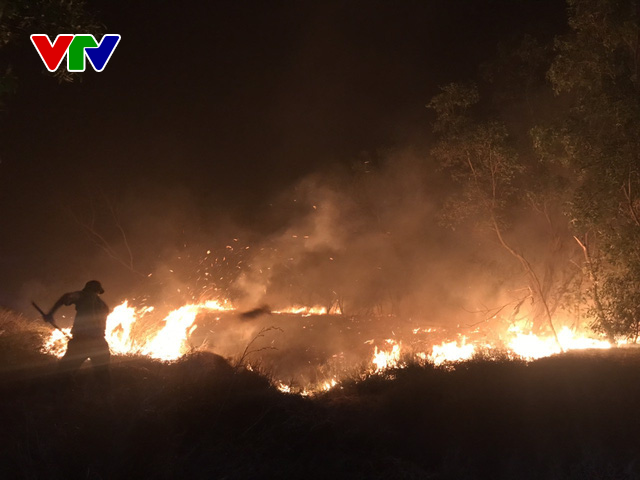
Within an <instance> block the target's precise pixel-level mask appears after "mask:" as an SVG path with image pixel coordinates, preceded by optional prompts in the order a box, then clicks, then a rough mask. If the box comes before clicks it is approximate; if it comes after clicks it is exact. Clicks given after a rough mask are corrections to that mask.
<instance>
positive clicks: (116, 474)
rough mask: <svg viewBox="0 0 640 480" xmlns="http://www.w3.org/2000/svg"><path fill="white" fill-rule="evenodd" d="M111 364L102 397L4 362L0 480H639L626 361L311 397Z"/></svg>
mask: <svg viewBox="0 0 640 480" xmlns="http://www.w3.org/2000/svg"><path fill="white" fill-rule="evenodd" d="M6 353H7V352H6V349H5V351H4V352H3V355H4V354H6ZM4 358H5V359H6V358H7V357H6V356H4ZM117 360H118V361H117V362H114V365H113V367H112V387H111V389H109V390H108V391H107V390H106V389H104V388H102V387H101V386H100V385H98V384H96V383H95V381H94V379H93V377H92V375H91V370H90V369H89V368H83V369H82V370H81V372H80V373H79V374H78V375H77V377H76V378H75V380H74V381H72V382H71V383H68V384H65V383H64V382H62V379H60V378H59V377H57V376H56V375H55V373H54V372H55V363H54V362H52V361H51V360H50V358H49V357H43V358H41V359H40V361H39V362H38V361H36V360H35V358H31V359H30V361H31V366H30V367H29V368H26V369H25V368H22V369H21V368H18V364H17V363H16V362H11V364H9V362H5V363H4V365H3V369H2V381H1V382H0V399H1V400H0V424H1V425H2V434H1V436H0V452H1V454H0V455H1V456H2V458H1V461H0V478H3V479H4V478H7V479H9V478H47V479H58V478H60V479H63V478H64V479H69V478H89V479H106V478H127V479H128V478H158V479H164V478H166V479H170V478H203V479H204V478H207V479H212V478H221V479H222V478H225V479H235V478H322V479H326V478H404V479H412V478H416V479H417V478H429V479H473V478H492V479H493V478H497V479H501V478H505V479H507V478H509V479H510V478H519V479H520V478H523V479H546V478H548V479H585V478H601V479H634V478H640V416H639V406H640V356H639V355H638V352H637V351H636V350H615V351H609V352H582V353H580V354H566V355H562V356H556V357H552V358H547V359H543V360H539V361H536V362H533V363H530V364H525V363H523V362H516V361H510V360H506V359H505V360H504V361H491V362H489V361H483V360H481V359H476V360H474V361H470V362H466V363H462V364H458V365H456V367H455V369H454V370H447V369H445V368H433V367H430V366H426V367H425V366H418V365H409V366H408V367H407V368H404V369H402V370H397V371H391V372H388V373H387V374H386V375H384V376H374V377H369V378H368V379H366V380H364V381H356V380H348V379H347V380H345V381H343V383H342V384H340V385H338V386H337V387H336V388H334V390H332V391H330V392H329V393H327V394H324V395H320V396H316V397H307V398H304V397H300V396H297V395H288V394H283V393H281V392H279V391H278V390H277V389H275V388H274V387H273V386H272V385H271V384H270V382H269V380H268V378H267V376H265V375H264V374H261V373H257V372H251V371H247V370H244V369H236V368H233V367H232V366H231V365H230V364H229V363H228V362H227V361H226V360H224V359H223V358H222V357H218V356H216V355H213V354H208V353H196V354H192V355H189V356H187V357H184V358H183V359H182V360H180V361H178V362H175V363H172V364H163V363H160V362H156V361H151V360H149V359H146V358H119V359H117Z"/></svg>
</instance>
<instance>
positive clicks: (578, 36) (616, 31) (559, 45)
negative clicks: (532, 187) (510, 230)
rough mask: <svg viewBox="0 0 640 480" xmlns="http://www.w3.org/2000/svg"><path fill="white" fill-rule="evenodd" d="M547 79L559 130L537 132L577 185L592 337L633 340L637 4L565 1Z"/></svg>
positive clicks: (638, 282)
mask: <svg viewBox="0 0 640 480" xmlns="http://www.w3.org/2000/svg"><path fill="white" fill-rule="evenodd" d="M568 5H569V26H570V28H571V31H570V32H569V33H568V34H567V35H564V36H562V37H560V38H558V39H557V40H556V56H555V60H554V62H553V64H552V66H551V68H550V70H549V72H548V78H549V80H550V81H551V84H552V86H553V89H554V91H555V93H556V95H558V99H559V101H558V105H560V106H561V108H559V109H558V118H559V120H558V121H556V122H554V123H552V124H547V125H545V126H543V127H539V128H536V129H534V130H533V132H532V133H533V138H534V142H535V144H536V147H537V148H538V151H539V152H540V154H541V156H542V158H543V159H544V160H545V161H548V162H552V163H555V164H557V165H560V166H562V167H563V168H564V169H565V170H566V172H567V175H568V176H569V177H570V178H571V179H572V182H573V185H574V187H573V196H572V198H571V201H570V202H569V203H568V204H567V213H568V215H569V217H570V221H571V225H572V227H573V229H574V233H575V239H576V241H577V243H578V244H579V245H580V248H581V249H582V251H583V254H584V265H585V269H586V271H587V273H588V276H589V277H590V279H591V287H590V289H589V296H590V298H591V303H592V308H591V309H590V314H591V315H592V316H593V317H594V318H595V320H594V322H593V327H594V328H595V329H596V330H598V331H602V332H604V333H606V334H607V336H608V337H609V339H611V340H613V339H615V337H617V336H626V337H631V338H633V339H636V338H637V336H638V333H639V330H638V328H639V325H638V319H640V196H639V195H638V191H639V190H640V136H639V135H638V132H640V28H639V19H640V2H639V1H637V0H568Z"/></svg>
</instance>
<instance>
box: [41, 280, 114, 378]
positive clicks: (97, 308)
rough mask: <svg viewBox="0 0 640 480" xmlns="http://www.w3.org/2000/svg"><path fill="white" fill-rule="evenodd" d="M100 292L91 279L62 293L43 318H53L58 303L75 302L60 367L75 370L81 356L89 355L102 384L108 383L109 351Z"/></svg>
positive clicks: (104, 305) (105, 316) (71, 303)
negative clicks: (74, 316) (76, 288)
mask: <svg viewBox="0 0 640 480" xmlns="http://www.w3.org/2000/svg"><path fill="white" fill-rule="evenodd" d="M103 293H104V290H103V288H102V285H100V282H98V281H97V280H91V281H90V282H87V284H86V285H85V286H84V288H83V289H82V290H80V291H78V292H70V293H65V294H64V295H62V297H60V299H59V300H58V301H57V302H56V303H55V304H54V305H53V307H51V310H49V313H47V315H45V320H47V321H53V314H54V313H55V312H56V311H57V310H58V309H59V308H60V307H61V306H62V305H75V306H76V318H75V320H74V321H73V328H72V329H71V335H72V338H71V340H69V343H68V345H67V352H66V353H65V354H64V357H62V359H61V360H60V364H59V367H60V371H61V372H65V373H72V372H75V371H76V370H77V369H78V368H79V367H80V365H82V363H83V362H84V361H85V360H87V359H88V358H90V359H91V365H92V366H93V371H94V373H95V374H96V378H98V380H100V381H101V382H103V384H104V386H108V384H109V383H110V377H109V359H110V357H111V354H110V352H109V344H108V343H107V341H106V340H105V338H104V334H105V330H106V326H107V316H108V315H109V307H108V306H107V304H106V303H104V302H103V301H102V299H101V298H100V297H99V295H101V294H103Z"/></svg>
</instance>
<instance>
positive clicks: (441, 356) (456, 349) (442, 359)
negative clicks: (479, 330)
mask: <svg viewBox="0 0 640 480" xmlns="http://www.w3.org/2000/svg"><path fill="white" fill-rule="evenodd" d="M466 341H467V339H466V337H462V340H461V342H460V345H458V342H456V341H453V342H442V343H441V344H440V345H434V346H433V351H432V353H431V355H430V356H429V357H428V358H429V359H430V360H431V361H432V362H433V364H434V365H442V364H443V363H449V362H461V361H463V360H469V359H470V358H471V357H473V354H474V353H475V352H476V347H475V346H474V345H473V344H470V343H466Z"/></svg>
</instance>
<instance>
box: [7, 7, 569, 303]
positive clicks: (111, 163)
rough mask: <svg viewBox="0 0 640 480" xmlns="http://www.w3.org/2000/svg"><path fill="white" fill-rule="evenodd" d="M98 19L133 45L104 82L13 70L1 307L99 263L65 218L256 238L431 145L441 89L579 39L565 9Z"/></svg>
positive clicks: (132, 10) (156, 14) (121, 13)
mask: <svg viewBox="0 0 640 480" xmlns="http://www.w3.org/2000/svg"><path fill="white" fill-rule="evenodd" d="M89 8H90V9H91V10H92V11H93V12H95V14H96V15H97V17H98V18H99V19H100V20H101V21H102V22H103V23H104V24H105V25H106V32H107V33H118V34H121V35H122V40H121V42H120V44H119V45H118V47H117V48H116V50H115V52H114V54H113V56H112V58H111V60H110V62H109V64H108V65H107V67H106V69H105V71H104V72H103V73H99V74H98V73H95V72H93V71H92V70H91V69H90V68H89V69H88V71H87V72H86V73H85V74H83V76H82V79H81V81H76V82H74V83H70V84H58V83H57V81H56V80H55V79H54V78H52V77H51V76H50V75H48V74H46V71H45V70H44V66H43V65H42V63H41V61H40V59H39V57H38V55H37V54H36V52H35V49H34V48H33V46H32V45H31V43H30V42H29V40H28V36H27V35H24V36H23V37H22V38H21V39H19V41H17V43H16V44H15V45H12V46H11V48H8V49H5V51H4V52H3V55H9V56H10V60H11V61H12V63H13V65H14V70H15V72H16V74H17V76H18V78H19V85H18V92H17V93H16V94H15V95H14V96H13V97H12V98H10V99H9V101H8V106H7V109H6V110H5V111H4V112H2V117H1V120H0V121H1V123H2V128H1V132H2V133H1V135H2V141H1V143H0V156H1V160H2V163H0V218H1V219H2V222H1V224H0V232H1V233H0V303H1V304H5V305H16V301H15V297H16V295H18V294H20V293H21V292H23V291H24V288H25V287H24V286H25V284H26V283H28V282H32V281H34V279H36V280H37V281H39V282H42V283H44V284H46V283H47V282H50V283H53V282H55V281H56V279H58V278H66V277H65V273H64V272H65V268H66V267H67V265H68V264H69V263H73V261H74V257H76V256H77V257H83V258H84V257H85V256H86V255H92V254H93V255H99V254H100V252H99V251H97V250H96V249H95V246H94V245H92V244H91V242H90V241H88V240H87V238H86V237H85V236H84V235H83V233H82V231H81V229H80V228H78V226H77V225H75V224H74V222H73V221H71V220H70V218H69V216H68V215H67V214H66V213H65V212H67V211H68V210H69V209H71V210H73V209H77V208H79V207H78V205H79V204H80V205H81V204H82V203H83V202H86V201H88V200H87V199H89V198H91V196H92V195H93V194H94V193H95V192H102V193H104V194H106V195H108V196H109V197H112V198H128V199H131V198H137V199H140V200H141V201H144V202H150V203H153V201H154V199H155V198H158V201H160V200H166V198H167V196H170V195H171V194H172V192H176V191H179V192H181V194H182V195H186V196H188V197H189V198H190V205H191V206H192V207H193V208H195V209H197V210H199V211H202V212H207V214H208V213H211V214H212V215H215V212H227V213H228V214H229V215H230V216H232V217H234V218H235V219H236V220H237V222H239V223H241V224H244V225H247V226H248V227H249V228H250V227H251V226H253V225H258V224H259V223H260V221H259V219H260V217H261V216H262V214H263V212H264V209H265V208H266V207H265V205H267V204H268V203H269V201H270V199H271V198H273V197H274V196H275V195H277V193H278V192H280V191H282V190H283V189H286V188H287V187H288V186H290V185H292V184H294V183H295V182H296V181H297V180H298V179H300V178H301V177H304V176H305V175H308V174H309V173H312V172H315V171H318V170H322V169H328V168H331V166H332V165H336V164H343V165H348V164H349V163H350V162H353V161H354V160H355V159H357V158H358V157H359V156H361V155H363V154H375V153H376V152H380V151H384V150H387V149H392V148H399V147H403V146H407V145H412V144H422V143H424V142H427V141H428V137H429V131H430V122H431V121H432V118H431V117H430V114H429V111H428V110H427V109H425V107H424V106H425V104H426V103H427V102H428V101H429V99H430V98H431V97H432V96H433V95H434V94H436V93H437V91H438V86H439V85H443V84H446V83H448V82H450V81H456V80H461V79H462V80H464V79H466V78H468V77H470V76H472V75H474V74H475V73H476V71H477V68H478V65H479V64H480V63H482V62H483V61H485V60H487V59H488V58H490V57H491V56H492V55H493V54H494V53H495V49H496V46H497V44H498V43H499V42H505V41H509V40H511V39H513V38H515V37H518V36H519V35H521V34H522V33H525V32H529V33H532V34H534V35H538V36H545V38H550V37H551V36H552V35H554V34H557V33H558V32H560V31H561V30H562V28H564V24H565V21H566V19H565V8H566V7H565V3H564V1H562V0H553V1H552V0H545V1H533V0H529V1H518V2H514V1H513V0H502V1H476V0H469V1H452V0H440V1H435V0H422V1H402V2H390V1H371V0H367V1H352V2H334V1H329V2H325V1H323V2H311V1H302V2H294V1H289V2H265V1H259V2H258V1H255V2H251V1H246V2H238V1H227V2H219V1H211V2H193V1H185V2H164V1H157V0H154V1H137V2H128V1H109V2H90V5H89ZM29 33H42V32H29ZM59 33H65V32H59ZM205 216H206V215H205ZM97 274H99V272H97ZM73 280H76V279H75V278H74V279H73ZM63 283H64V282H63Z"/></svg>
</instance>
